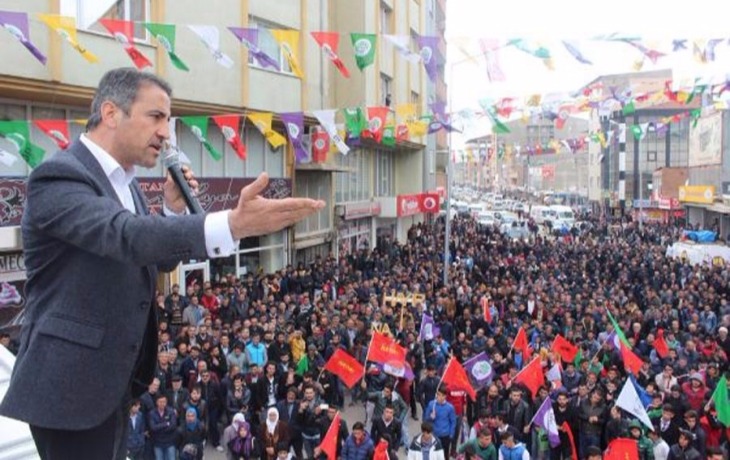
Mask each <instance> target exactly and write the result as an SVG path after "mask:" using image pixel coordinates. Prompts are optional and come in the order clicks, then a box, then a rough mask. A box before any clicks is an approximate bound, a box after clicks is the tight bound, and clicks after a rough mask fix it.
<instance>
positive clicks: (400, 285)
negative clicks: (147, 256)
mask: <svg viewBox="0 0 730 460" xmlns="http://www.w3.org/2000/svg"><path fill="white" fill-rule="evenodd" d="M588 220H589V221H590V222H591V224H592V225H591V226H590V228H586V229H585V231H581V232H580V234H569V235H566V236H558V237H555V236H541V235H540V234H537V235H536V236H534V238H532V239H531V240H530V241H522V240H511V239H509V238H507V237H505V236H503V235H501V234H500V233H499V232H498V231H496V230H494V229H492V228H490V227H484V226H480V225H478V224H477V223H476V222H474V221H473V220H471V219H469V218H456V219H455V220H453V221H452V224H453V225H452V240H451V242H450V254H451V260H449V261H448V263H449V283H448V284H447V285H443V283H442V282H441V280H442V273H443V260H442V258H441V254H442V251H441V250H440V248H442V247H443V246H442V245H443V234H444V231H443V224H444V223H443V219H437V220H436V221H435V222H433V223H429V224H425V223H424V224H418V225H415V226H414V227H413V228H412V229H411V230H410V231H409V233H408V240H407V242H405V243H404V244H400V243H398V242H394V241H393V242H388V241H384V242H381V244H380V245H379V246H378V247H376V248H374V249H372V250H360V251H357V252H354V253H352V254H347V255H345V256H342V257H340V259H339V260H335V259H334V258H332V257H330V258H318V259H317V260H315V261H314V262H313V263H311V264H308V265H305V264H299V265H298V266H296V267H292V266H289V267H286V268H285V269H282V270H281V271H279V272H277V273H272V274H267V275H261V276H258V277H255V276H254V275H248V276H245V277H243V278H241V279H238V278H235V277H233V276H229V277H227V278H224V279H222V280H221V281H219V282H216V283H209V282H206V283H204V284H203V285H198V286H191V287H188V288H187V289H186V290H185V292H181V291H180V289H179V286H177V285H175V286H173V287H172V291H171V292H170V293H167V295H165V294H160V295H159V296H158V300H157V307H158V311H157V313H158V318H159V344H160V349H159V363H158V369H157V372H156V378H155V379H154V381H153V382H152V383H151V384H150V386H149V389H148V392H147V393H145V394H144V395H143V396H142V397H141V398H139V399H138V400H135V401H133V402H132V404H131V405H130V409H129V415H130V418H129V428H130V431H129V433H130V434H129V437H128V450H129V458H131V459H148V458H155V459H175V458H180V459H201V458H203V455H204V450H205V445H206V444H210V445H212V446H213V447H214V448H216V449H218V450H219V451H221V452H225V453H226V456H227V458H228V459H241V458H243V459H251V458H255V459H259V458H260V459H265V460H274V459H279V460H288V459H291V458H298V459H304V458H307V459H310V458H326V454H325V453H324V452H323V450H322V448H321V446H320V444H321V443H322V441H323V439H324V437H325V435H326V433H327V431H328V429H329V428H330V425H331V423H332V421H333V420H335V418H336V417H337V414H338V412H341V411H344V410H345V408H346V407H347V411H348V413H350V414H352V413H356V414H359V416H358V417H357V418H355V419H353V416H352V415H350V416H349V418H348V420H344V419H343V420H342V422H341V423H340V426H339V435H338V436H337V458H338V459H340V458H341V459H343V460H363V459H370V458H373V457H375V458H386V457H385V456H384V455H386V454H387V455H388V456H389V458H391V459H392V458H405V457H408V459H409V460H442V459H448V458H465V459H469V458H480V459H483V460H518V459H519V460H524V459H529V458H537V459H548V458H549V459H550V460H561V459H568V458H575V457H577V458H579V459H581V460H582V459H591V460H596V459H600V458H602V455H603V453H604V451H605V449H606V448H607V446H608V445H609V444H610V443H611V441H613V440H615V439H618V438H634V439H636V440H637V445H638V450H639V455H640V457H639V458H640V460H665V459H671V460H677V459H687V460H694V459H703V460H704V459H705V458H707V459H712V460H720V459H723V458H725V459H726V458H728V457H727V452H728V438H729V436H730V430H729V429H728V427H727V426H724V425H723V423H722V422H721V421H720V420H719V419H718V408H717V407H715V404H714V401H713V400H712V399H711V395H712V394H713V391H714V390H715V387H716V386H717V384H718V382H719V381H720V379H721V377H722V376H723V375H724V374H726V373H727V372H728V370H729V369H728V355H730V337H728V327H730V304H729V303H728V301H729V300H730V285H729V283H730V267H727V266H725V267H721V266H714V267H713V266H709V265H704V266H699V265H696V266H692V265H690V264H689V263H688V262H687V261H683V260H678V259H669V258H667V257H666V256H665V251H666V247H667V245H668V244H671V243H672V242H673V241H676V240H677V239H679V238H680V236H681V229H680V228H678V227H674V226H664V225H649V224H647V225H643V226H642V228H641V229H640V228H639V226H638V225H636V224H635V223H632V222H630V221H629V222H627V221H623V222H621V223H618V224H615V223H612V222H608V221H605V220H603V219H599V218H596V219H593V220H591V219H590V218H589V219H588ZM612 224H615V225H612ZM392 293H401V294H414V293H417V294H422V295H423V298H424V299H425V300H423V301H412V302H403V303H400V302H398V303H396V304H393V302H390V301H387V302H386V301H384V296H385V295H390V294H392ZM484 298H486V299H488V307H489V311H490V315H489V316H490V317H491V318H489V321H486V320H485V315H483V312H482V302H483V300H482V299H484ZM608 312H611V313H612V315H613V317H614V318H616V320H617V322H618V326H619V327H620V329H621V330H622V331H623V332H624V334H625V336H626V339H627V341H628V342H629V343H630V345H631V348H632V350H633V352H634V353H635V354H636V355H637V356H639V357H640V358H641V360H642V361H643V365H642V367H641V371H640V372H638V375H635V376H634V377H635V380H636V382H637V384H638V385H640V386H641V387H643V388H644V389H645V390H646V394H647V395H648V398H650V399H651V403H650V404H648V407H647V408H646V410H647V412H648V414H649V416H650V418H651V421H652V423H653V429H648V427H646V426H645V425H644V424H641V423H638V421H637V420H636V419H635V418H634V417H632V416H631V415H630V414H628V413H626V412H625V411H623V410H622V409H620V408H619V407H618V406H617V405H616V398H617V396H618V392H619V391H620V390H621V388H622V387H623V384H624V382H625V381H626V379H627V378H628V371H627V369H626V367H625V363H624V362H623V361H622V359H621V354H620V353H619V350H618V349H617V347H616V345H615V343H614V341H613V340H612V339H611V337H612V334H615V333H616V332H617V331H615V330H614V327H613V326H612V324H611V321H610V320H609V318H608V314H607V313H608ZM424 314H428V315H429V316H431V317H433V318H434V321H435V323H436V326H437V327H438V330H439V334H438V335H437V336H436V337H435V338H434V339H433V340H423V339H422V337H421V336H420V334H419V331H420V327H421V319H422V317H423V315H424ZM520 329H523V330H524V331H525V333H526V335H527V337H528V340H529V346H530V348H531V349H532V350H533V352H534V355H535V356H537V357H538V359H540V360H541V364H542V367H543V369H544V370H545V371H546V372H547V370H548V369H550V368H552V367H553V365H554V364H555V363H559V362H560V361H561V359H560V357H559V356H556V355H555V354H554V353H553V352H552V351H551V346H550V345H551V343H552V341H553V340H554V339H555V337H556V336H557V335H558V334H560V335H562V336H563V337H564V338H565V339H567V340H569V341H570V342H572V343H573V344H575V345H577V346H578V348H579V350H580V351H579V353H578V358H576V359H575V360H574V361H573V362H562V363H561V365H562V375H561V377H560V379H558V380H557V381H553V382H548V380H546V381H545V384H544V385H543V386H542V387H541V388H540V389H539V391H538V392H537V394H536V395H533V394H532V393H531V391H529V390H528V389H527V388H525V387H524V386H523V385H520V384H517V383H515V382H514V377H515V376H516V375H517V374H518V372H519V371H520V369H521V368H522V367H523V366H525V365H526V362H527V359H526V357H524V356H522V354H523V353H522V352H521V351H518V350H516V349H513V348H512V343H513V341H514V338H515V337H516V336H517V333H518V332H519V330H520ZM660 329H661V330H663V334H664V335H663V337H664V339H665V340H666V343H667V344H668V347H669V353H668V355H666V356H664V357H661V356H660V354H658V353H657V351H656V349H655V346H654V341H655V340H656V338H657V333H658V331H659V330H660ZM373 331H379V332H385V333H386V334H390V335H392V336H393V337H394V338H396V339H397V340H398V341H399V342H400V343H401V344H402V345H403V346H404V347H405V348H406V349H407V356H406V360H407V363H408V365H409V366H408V367H409V368H410V370H411V371H412V374H413V375H412V376H410V375H406V376H394V375H390V374H389V370H388V368H387V367H385V368H384V367H383V366H378V365H376V364H375V363H372V362H367V361H366V358H367V354H368V346H369V344H370V339H371V335H372V334H373ZM338 349H341V350H344V351H346V352H347V353H349V354H350V355H352V356H353V357H355V358H356V359H358V360H359V361H360V362H361V363H363V365H364V368H365V373H364V374H365V375H364V377H363V378H362V380H361V381H360V382H359V383H358V384H356V385H355V386H354V387H352V388H351V389H348V388H347V387H346V386H345V385H344V383H343V382H342V381H341V380H340V379H339V378H338V377H337V376H335V375H333V374H331V373H330V372H328V371H325V370H324V366H325V363H326V362H327V360H328V359H330V357H331V356H332V355H333V354H334V353H335V352H336V351H337V350H338ZM481 352H485V353H486V354H487V356H488V357H489V358H490V360H491V367H492V368H493V370H494V378H493V379H492V381H491V382H489V383H488V384H487V385H485V386H484V387H483V388H477V390H478V391H477V393H476V399H475V400H471V399H470V398H469V397H468V396H467V394H466V392H464V391H463V390H460V389H453V388H449V387H448V386H447V385H445V384H444V383H443V382H442V381H441V377H442V375H443V371H444V367H445V365H446V363H447V362H448V360H449V359H452V358H453V359H456V360H458V361H460V362H464V361H466V360H468V359H469V358H471V357H473V356H475V355H476V354H479V353H481ZM723 382H724V380H723ZM546 398H551V400H552V406H553V409H554V414H555V421H556V423H557V425H558V426H561V427H562V426H565V425H564V424H563V422H567V425H568V426H569V427H570V434H569V433H568V432H567V430H564V429H563V428H560V444H559V445H558V446H557V447H552V446H551V444H550V443H549V442H548V439H547V434H546V433H545V431H544V430H543V429H541V428H539V427H537V426H536V425H535V423H534V422H533V416H534V414H535V411H536V410H537V408H538V407H540V406H541V404H542V403H543V402H544V401H545V399H546ZM382 440H385V441H386V442H387V446H386V444H384V443H382V442H381V441H382ZM382 446H386V448H385V450H384V451H383V449H382Z"/></svg>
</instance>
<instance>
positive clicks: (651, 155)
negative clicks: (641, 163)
mask: <svg viewBox="0 0 730 460" xmlns="http://www.w3.org/2000/svg"><path fill="white" fill-rule="evenodd" d="M646 161H656V150H649V151H648V152H646Z"/></svg>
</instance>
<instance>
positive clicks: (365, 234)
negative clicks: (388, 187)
mask: <svg viewBox="0 0 730 460" xmlns="http://www.w3.org/2000/svg"><path fill="white" fill-rule="evenodd" d="M380 212H381V207H380V203H378V202H377V201H359V202H355V203H345V204H341V205H337V206H336V207H335V215H336V216H337V219H339V223H338V225H337V245H336V250H337V253H336V254H335V256H336V257H341V256H343V255H348V254H352V253H353V252H355V251H358V250H360V249H372V248H373V247H374V246H375V244H374V242H375V226H374V218H375V217H377V216H379V215H380Z"/></svg>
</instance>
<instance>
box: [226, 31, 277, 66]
mask: <svg viewBox="0 0 730 460" xmlns="http://www.w3.org/2000/svg"><path fill="white" fill-rule="evenodd" d="M228 30H230V31H231V33H233V35H235V36H236V38H238V40H239V41H240V42H241V43H242V44H243V45H244V46H246V48H248V52H249V53H251V55H252V56H253V58H254V59H255V60H256V62H258V63H259V65H260V66H261V67H271V68H272V69H276V70H277V71H279V70H281V67H280V66H279V62H278V61H277V60H276V59H274V58H272V57H271V56H269V55H268V54H266V53H264V52H263V51H261V49H260V48H259V30H258V29H254V28H245V27H229V28H228Z"/></svg>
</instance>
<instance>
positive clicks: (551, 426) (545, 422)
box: [530, 398, 560, 447]
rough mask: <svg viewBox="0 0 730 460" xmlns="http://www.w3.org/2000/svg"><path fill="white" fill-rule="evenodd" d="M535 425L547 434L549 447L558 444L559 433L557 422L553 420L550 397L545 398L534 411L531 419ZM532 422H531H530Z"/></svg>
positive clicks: (553, 414) (553, 413)
mask: <svg viewBox="0 0 730 460" xmlns="http://www.w3.org/2000/svg"><path fill="white" fill-rule="evenodd" d="M532 421H533V422H535V425H536V426H539V427H540V428H542V429H543V430H545V432H546V433H547V436H548V442H550V446H551V447H557V446H559V445H560V433H558V424H557V423H556V422H555V412H553V402H552V400H551V399H550V398H545V401H543V402H542V404H541V405H540V408H539V409H538V410H537V412H535V417H533V419H532ZM530 423H532V422H530Z"/></svg>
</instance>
